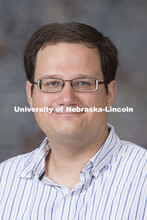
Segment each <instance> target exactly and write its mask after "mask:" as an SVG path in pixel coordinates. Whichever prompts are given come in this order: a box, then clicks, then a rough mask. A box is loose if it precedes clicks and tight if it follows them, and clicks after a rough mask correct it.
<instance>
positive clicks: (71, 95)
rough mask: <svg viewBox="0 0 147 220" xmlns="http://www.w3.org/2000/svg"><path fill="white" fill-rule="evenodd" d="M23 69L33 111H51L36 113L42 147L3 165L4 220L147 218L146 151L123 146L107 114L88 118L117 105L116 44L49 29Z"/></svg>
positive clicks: (32, 45) (34, 42) (36, 40)
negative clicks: (38, 109) (41, 134)
mask: <svg viewBox="0 0 147 220" xmlns="http://www.w3.org/2000/svg"><path fill="white" fill-rule="evenodd" d="M24 64H25V69H26V74H27V79H28V80H27V84H26V91H27V97H28V102H29V104H30V106H31V108H44V107H45V108H50V109H53V112H52V113H51V114H50V113H49V112H48V111H44V112H35V113H34V115H35V118H36V121H37V123H38V125H39V126H40V128H41V129H42V130H43V131H44V133H45V134H46V136H47V138H46V139H45V140H44V141H43V143H42V144H41V146H40V147H39V148H37V149H36V150H34V151H33V152H31V153H28V154H25V155H20V156H17V157H15V158H12V159H9V160H7V161H5V162H3V163H2V164H1V166H0V201H1V203H0V219H4V220H6V219H33V220H34V219H49V220H51V219H53V220H60V219H63V220H66V219H67V220H78V219H79V220H93V219H97V220H99V219H104V220H107V219H108V220H110V219H112V220H114V219H117V220H118V219H125V220H126V219H131V220H133V219H138V220H141V219H147V212H146V201H147V200H146V188H145V187H146V184H145V180H146V151H145V150H144V149H143V148H140V147H139V146H136V145H135V144H133V143H130V142H125V141H121V140H120V139H119V138H118V137H117V135H116V134H115V131H114V128H113V127H112V126H111V125H109V124H107V112H106V111H102V112H94V111H86V109H90V108H91V109H92V108H94V107H96V108H101V109H103V110H104V109H105V108H106V107H107V108H108V109H109V108H110V107H111V106H112V104H113V102H114V99H115V93H116V81H115V74H116V69H117V65H118V59H117V50H116V48H115V46H114V45H113V43H112V42H111V41H110V40H109V39H108V38H107V37H104V36H103V35H102V34H101V33H100V32H98V31H97V30H96V29H94V28H92V27H90V26H88V25H85V24H80V23H65V24H49V25H46V26H44V27H42V28H40V29H39V30H38V31H37V32H35V33H34V34H33V36H32V37H31V39H30V40H29V42H28V43H27V45H26V48H25V53H24ZM68 108H70V109H74V111H67V109H68ZM77 108H78V109H82V110H81V111H75V109H77Z"/></svg>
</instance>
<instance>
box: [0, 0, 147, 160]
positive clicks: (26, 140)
mask: <svg viewBox="0 0 147 220" xmlns="http://www.w3.org/2000/svg"><path fill="white" fill-rule="evenodd" d="M70 21H79V22H83V23H87V24H89V25H92V26H94V27H95V28H97V29H98V30H100V31H102V33H104V34H105V35H107V36H109V37H110V38H111V39H112V41H113V42H114V43H115V44H116V46H117V48H118V49H119V59H120V66H119V69H118V75H117V82H118V94H117V97H116V101H115V103H114V107H125V106H129V107H133V108H134V112H133V113H109V122H110V123H112V124H113V125H114V127H115V130H116V132H117V134H118V135H119V137H120V138H121V139H125V140H129V141H132V142H135V143H137V144H139V145H141V146H143V147H146V143H147V125H146V122H147V117H146V108H147V86H146V83H147V75H146V71H147V59H146V58H147V43H146V39H147V1H145V0H144V1H143V0H133V1H131V0H121V1H117V0H91V1H89V0H60V1H57V0H51V1H49V0H48V1H47V0H46V1H45V0H41V1H40V0H25V1H20V0H13V1H11V0H1V1H0V161H3V160H5V159H7V158H9V157H12V156H15V155H18V154H20V153H25V152H28V151H30V150H32V149H34V148H36V147H38V146H39V144H40V143H41V141H42V140H43V138H44V134H42V132H41V131H40V129H39V127H38V125H37V124H36V122H35V119H34V117H33V113H15V112H14V106H21V107H24V106H28V104H27V99H26V93H25V81H26V77H25V72H24V68H23V48H24V45H25V43H26V41H27V40H28V38H29V37H30V35H31V34H32V33H33V32H34V31H35V30H36V29H38V28H39V27H40V26H42V25H45V24H47V23H50V22H70Z"/></svg>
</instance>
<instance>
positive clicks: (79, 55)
mask: <svg viewBox="0 0 147 220" xmlns="http://www.w3.org/2000/svg"><path fill="white" fill-rule="evenodd" d="M101 72H102V71H101V62H100V56H99V52H98V49H97V48H89V47H88V46H87V45H85V44H82V43H58V44H56V45H47V46H46V47H44V48H43V49H41V50H39V52H38V54H37V58H36V69H35V75H36V77H37V78H38V77H41V76H43V75H44V74H47V75H49V74H54V73H55V74H67V73H68V74H71V75H72V74H73V75H74V73H75V74H82V73H83V74H84V73H85V74H92V75H93V76H95V77H96V76H97V74H98V73H99V74H100V73H101ZM36 77H35V78H36Z"/></svg>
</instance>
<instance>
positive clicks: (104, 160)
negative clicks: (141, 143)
mask: <svg viewBox="0 0 147 220" xmlns="http://www.w3.org/2000/svg"><path fill="white" fill-rule="evenodd" d="M108 128H109V129H110V133H109V135H108V137H107V139H106V141H105V142H104V144H103V145H102V146H101V148H100V149H99V151H98V152H97V153H96V154H95V155H94V156H93V157H92V158H91V159H90V160H89V162H88V164H87V165H86V166H85V167H84V169H83V170H82V172H87V171H89V170H91V172H92V174H93V175H94V176H95V177H98V175H99V174H100V173H101V172H103V171H104V170H106V169H108V167H109V165H110V164H111V162H112V159H113V157H114V154H116V153H117V152H118V149H119V148H120V146H121V141H120V139H119V138H118V136H117V135H116V133H115V130H114V127H113V126H112V125H110V124H108Z"/></svg>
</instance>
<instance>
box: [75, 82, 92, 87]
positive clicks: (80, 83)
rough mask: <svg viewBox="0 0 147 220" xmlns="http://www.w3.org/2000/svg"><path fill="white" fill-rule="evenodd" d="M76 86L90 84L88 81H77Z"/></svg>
mask: <svg viewBox="0 0 147 220" xmlns="http://www.w3.org/2000/svg"><path fill="white" fill-rule="evenodd" d="M77 85H78V86H89V85H91V84H90V82H89V81H77Z"/></svg>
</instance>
